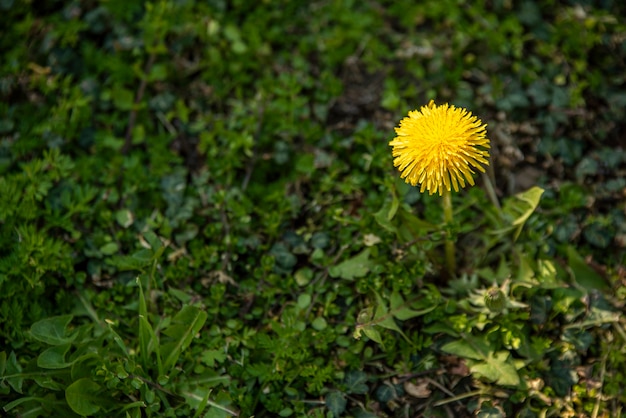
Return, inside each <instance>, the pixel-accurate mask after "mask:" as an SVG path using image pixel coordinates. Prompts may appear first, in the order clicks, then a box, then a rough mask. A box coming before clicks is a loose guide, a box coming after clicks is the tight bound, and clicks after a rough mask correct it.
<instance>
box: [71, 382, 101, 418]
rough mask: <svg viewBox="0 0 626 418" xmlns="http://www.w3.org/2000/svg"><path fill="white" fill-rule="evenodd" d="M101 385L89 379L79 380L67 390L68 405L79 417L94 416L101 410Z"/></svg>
mask: <svg viewBox="0 0 626 418" xmlns="http://www.w3.org/2000/svg"><path fill="white" fill-rule="evenodd" d="M99 391H100V385H98V384H97V383H96V382H94V381H92V380H91V379H89V378H84V379H79V380H77V381H75V382H74V383H72V384H71V385H69V386H68V387H67V389H65V400H66V401H67V404H68V405H69V406H70V408H72V410H73V411H74V412H76V413H77V414H78V415H82V416H88V415H94V414H95V413H97V412H98V411H99V410H100V404H101V399H102V396H101V395H100V394H99V393H98V392H99Z"/></svg>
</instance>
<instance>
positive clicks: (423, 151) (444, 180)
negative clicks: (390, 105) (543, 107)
mask: <svg viewBox="0 0 626 418" xmlns="http://www.w3.org/2000/svg"><path fill="white" fill-rule="evenodd" d="M486 126H487V125H484V124H483V123H482V122H481V121H480V119H478V118H477V117H476V116H472V113H471V112H468V111H467V110H466V109H463V108H458V107H454V106H449V105H448V104H447V103H446V104H444V105H441V106H437V105H435V102H434V101H433V100H431V101H430V103H428V105H427V106H422V108H421V109H420V110H419V111H417V110H413V111H410V112H409V116H408V117H405V118H404V119H402V120H401V121H400V126H399V127H397V128H395V131H396V134H397V136H396V137H395V138H394V139H393V140H392V141H391V142H389V145H391V146H392V147H393V148H392V155H393V157H394V160H393V165H394V166H396V167H398V170H400V172H401V175H400V176H401V177H402V178H403V179H405V181H406V182H407V183H410V184H411V185H412V186H415V185H417V184H420V185H421V187H420V192H422V193H423V192H424V190H428V193H429V194H433V193H439V195H440V196H441V195H442V194H443V193H444V190H445V191H447V192H450V190H451V188H454V190H455V191H457V192H458V191H459V185H460V186H461V187H465V181H466V180H467V182H468V183H469V184H470V185H472V186H473V185H474V178H473V176H472V175H473V174H474V173H475V172H474V170H473V169H472V168H476V169H478V170H479V171H481V172H483V173H484V172H485V169H484V168H483V167H482V165H481V164H486V165H488V164H489V160H488V159H489V151H488V149H489V148H490V146H489V139H487V138H486V137H485V135H486V131H485V127H486Z"/></svg>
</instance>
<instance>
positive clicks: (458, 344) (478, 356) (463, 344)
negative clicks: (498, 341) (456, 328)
mask: <svg viewBox="0 0 626 418" xmlns="http://www.w3.org/2000/svg"><path fill="white" fill-rule="evenodd" d="M441 349H442V350H443V351H445V352H446V353H450V354H454V355H455V356H459V357H464V358H469V359H474V360H483V359H485V358H486V357H487V353H489V352H490V351H491V349H490V347H489V346H488V345H487V344H486V343H485V342H484V341H482V340H479V339H478V338H476V337H473V336H467V337H463V339H459V340H456V341H451V342H449V343H447V344H444V345H443V346H442V347H441Z"/></svg>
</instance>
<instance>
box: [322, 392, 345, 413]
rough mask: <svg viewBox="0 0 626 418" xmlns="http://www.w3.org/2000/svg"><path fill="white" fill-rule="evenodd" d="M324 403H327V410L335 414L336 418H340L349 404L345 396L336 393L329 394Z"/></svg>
mask: <svg viewBox="0 0 626 418" xmlns="http://www.w3.org/2000/svg"><path fill="white" fill-rule="evenodd" d="M324 401H325V402H326V408H328V410H329V411H330V412H332V413H333V416H334V417H340V416H341V414H343V412H344V411H345V410H346V405H347V404H348V402H347V401H346V398H345V397H344V396H343V394H342V393H340V392H336V391H335V392H330V393H328V394H327V395H326V398H325V399H324Z"/></svg>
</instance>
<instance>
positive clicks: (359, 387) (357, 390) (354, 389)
mask: <svg viewBox="0 0 626 418" xmlns="http://www.w3.org/2000/svg"><path fill="white" fill-rule="evenodd" d="M366 382H367V374H365V373H364V372H362V371H360V370H350V371H349V372H347V373H346V377H345V378H344V379H343V383H344V384H345V385H346V393H352V394H355V395H365V394H366V393H367V392H368V391H369V388H368V387H367V384H366Z"/></svg>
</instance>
